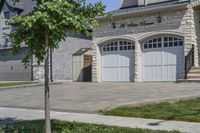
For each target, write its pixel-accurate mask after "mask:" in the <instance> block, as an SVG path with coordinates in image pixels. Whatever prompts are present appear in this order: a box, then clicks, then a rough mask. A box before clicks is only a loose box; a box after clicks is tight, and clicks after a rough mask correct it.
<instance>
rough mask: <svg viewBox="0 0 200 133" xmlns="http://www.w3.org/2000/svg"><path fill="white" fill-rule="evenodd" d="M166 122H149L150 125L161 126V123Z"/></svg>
mask: <svg viewBox="0 0 200 133" xmlns="http://www.w3.org/2000/svg"><path fill="white" fill-rule="evenodd" d="M164 122H166V120H163V121H158V122H152V123H148V125H149V126H159V125H160V124H161V123H164Z"/></svg>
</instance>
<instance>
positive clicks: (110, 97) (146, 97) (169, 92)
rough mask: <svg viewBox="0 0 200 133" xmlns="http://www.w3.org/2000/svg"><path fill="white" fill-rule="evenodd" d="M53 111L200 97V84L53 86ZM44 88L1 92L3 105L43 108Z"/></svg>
mask: <svg viewBox="0 0 200 133" xmlns="http://www.w3.org/2000/svg"><path fill="white" fill-rule="evenodd" d="M50 91H51V92H50V93H51V109H52V110H56V111H68V112H81V113H96V112H97V111H99V110H102V109H105V108H108V107H115V106H119V105H126V104H138V103H145V102H151V101H160V100H166V99H179V98H188V97H196V96H200V83H170V82H169V83H168V82H167V83H74V82H65V83H63V84H58V85H51V90H50ZM43 97H44V89H43V87H42V86H37V87H24V88H13V89H2V90H1V89H0V99H1V100H0V106H1V107H12V108H29V109H43V107H44V106H43V105H44V98H43Z"/></svg>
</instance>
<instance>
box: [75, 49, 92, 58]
mask: <svg viewBox="0 0 200 133" xmlns="http://www.w3.org/2000/svg"><path fill="white" fill-rule="evenodd" d="M89 50H91V48H81V49H79V50H78V51H76V52H75V53H74V54H73V56H80V55H83V54H85V53H86V52H87V51H89Z"/></svg>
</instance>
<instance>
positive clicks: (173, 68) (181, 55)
mask: <svg viewBox="0 0 200 133" xmlns="http://www.w3.org/2000/svg"><path fill="white" fill-rule="evenodd" d="M199 9H200V0H123V1H122V6H121V8H120V9H119V10H116V11H113V12H112V14H113V16H112V19H108V18H107V17H106V16H102V17H98V20H99V21H100V22H101V25H100V26H98V27H95V28H94V29H93V43H94V45H93V53H94V55H93V71H92V78H93V81H94V82H102V81H129V82H131V81H135V82H145V81H177V80H179V79H184V78H188V79H195V80H199V79H200V73H199V67H198V66H199V64H200V58H199V51H200V10H199ZM191 68H192V70H190V69H191ZM194 72H196V73H194Z"/></svg>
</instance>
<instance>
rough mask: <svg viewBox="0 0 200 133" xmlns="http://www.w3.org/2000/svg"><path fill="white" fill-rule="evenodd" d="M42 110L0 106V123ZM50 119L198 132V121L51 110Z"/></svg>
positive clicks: (41, 114) (35, 116) (39, 113)
mask: <svg viewBox="0 0 200 133" xmlns="http://www.w3.org/2000/svg"><path fill="white" fill-rule="evenodd" d="M43 118H44V111H42V110H28V109H17V108H2V107H0V123H1V124H2V123H11V122H14V121H18V120H35V119H43ZM51 118H52V119H58V120H64V121H71V122H74V121H76V122H83V123H92V124H104V125H111V126H120V127H130V128H136V127H137V128H148V129H153V130H167V131H172V130H177V131H180V132H186V133H200V123H190V122H179V121H165V120H155V119H142V118H125V117H114V116H102V115H98V114H83V113H67V112H55V111H52V112H51Z"/></svg>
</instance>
